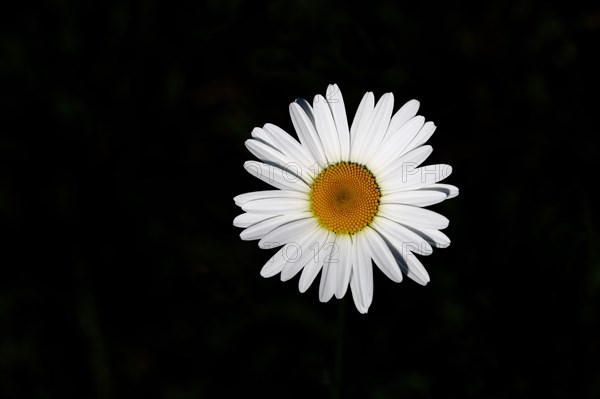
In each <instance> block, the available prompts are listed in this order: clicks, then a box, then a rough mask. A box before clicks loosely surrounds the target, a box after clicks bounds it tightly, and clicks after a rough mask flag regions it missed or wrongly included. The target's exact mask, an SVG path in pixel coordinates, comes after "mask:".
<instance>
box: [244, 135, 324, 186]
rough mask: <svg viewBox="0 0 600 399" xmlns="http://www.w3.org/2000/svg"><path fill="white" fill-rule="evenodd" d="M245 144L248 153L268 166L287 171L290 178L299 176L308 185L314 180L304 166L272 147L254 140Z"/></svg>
mask: <svg viewBox="0 0 600 399" xmlns="http://www.w3.org/2000/svg"><path fill="white" fill-rule="evenodd" d="M245 144H246V148H247V149H248V151H250V152H251V153H252V154H253V155H254V156H255V157H256V158H258V159H260V160H261V161H264V162H266V163H268V164H275V165H277V166H278V167H280V168H281V169H282V170H285V171H287V175H288V176H298V177H299V178H301V179H302V180H304V181H305V182H307V183H308V182H310V181H311V180H312V176H311V173H310V171H309V170H308V169H306V168H305V167H304V165H302V164H300V163H298V162H295V161H290V159H289V157H288V156H287V155H285V154H283V153H282V152H280V151H278V150H276V149H274V148H273V147H271V146H270V145H268V144H265V143H263V142H262V141H258V140H254V139H250V140H246V143H245Z"/></svg>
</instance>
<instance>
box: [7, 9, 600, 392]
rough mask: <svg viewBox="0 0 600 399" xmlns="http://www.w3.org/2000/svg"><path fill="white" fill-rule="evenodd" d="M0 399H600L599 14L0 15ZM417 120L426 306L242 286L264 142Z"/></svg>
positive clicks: (274, 283)
mask: <svg viewBox="0 0 600 399" xmlns="http://www.w3.org/2000/svg"><path fill="white" fill-rule="evenodd" d="M0 15H1V16H0V20H1V21H2V31H1V34H0V51H1V53H0V54H1V58H0V61H1V63H0V73H1V90H0V91H1V94H0V97H1V101H2V102H1V104H0V115H1V116H2V121H3V122H2V126H3V127H1V128H0V131H2V134H1V139H0V154H1V156H2V164H3V165H4V166H3V167H2V168H1V169H0V221H1V225H2V231H3V232H4V233H5V234H3V235H4V239H3V244H2V248H3V250H2V252H3V261H2V265H1V270H2V272H1V275H0V397H2V398H29V397H31V398H65V397H74V398H100V399H103V398H132V397H143V398H181V399H184V398H201V397H202V398H203V397H222V396H229V395H232V394H234V393H235V392H238V390H241V391H242V392H243V393H244V395H245V396H251V395H255V394H260V395H262V396H266V397H271V396H279V397H281V396H283V397H330V396H332V397H344V398H346V397H348V398H350V397H353V398H398V397H405V398H532V397H550V398H579V397H581V398H597V397H600V369H599V367H598V359H599V358H600V341H599V340H598V336H599V335H600V331H599V329H598V317H599V316H598V307H597V305H598V302H599V289H600V267H599V264H600V249H599V246H598V245H599V244H600V240H599V232H598V224H597V216H598V215H597V206H596V200H597V198H595V195H594V189H596V188H597V185H598V181H597V171H596V167H597V166H596V162H595V161H596V159H597V157H598V147H597V146H596V145H595V143H596V140H595V138H596V137H597V136H598V134H599V132H598V127H597V115H598V101H597V97H598V94H597V93H598V80H597V78H596V75H597V73H598V72H597V71H598V70H599V68H598V67H599V65H598V62H597V52H598V44H599V42H600V41H599V37H600V35H599V33H600V8H598V6H593V5H592V2H590V3H588V4H585V3H582V4H580V3H577V2H563V3H562V5H553V4H551V3H548V2H544V1H535V0H528V1H512V2H505V1H490V2H485V3H482V4H478V5H470V6H467V5H460V4H456V3H454V2H448V3H445V4H435V3H418V2H403V3H393V2H377V3H373V4H366V3H365V4H363V5H362V6H360V7H356V8H354V7H351V6H350V5H348V4H344V3H340V4H334V3H326V2H320V1H316V0H306V1H300V0H296V1H291V2H268V3H262V2H249V1H241V0H229V1H220V2H219V1H207V2H200V1H195V2H192V1H189V2H182V3H173V2H157V1H152V0H149V1H143V2H119V1H107V2H90V1H68V0H63V1H55V2H44V3H41V4H39V5H37V6H36V7H28V6H26V5H22V6H21V7H19V9H12V10H8V9H7V10H5V11H4V12H2V13H0ZM329 83H337V84H338V85H339V86H340V88H341V89H342V91H343V93H344V98H345V102H346V107H347V110H348V113H349V117H350V118H352V117H353V114H354V112H355V110H356V107H357V105H358V103H359V101H360V98H361V97H362V95H363V94H364V92H366V91H368V90H372V91H374V92H375V94H376V96H377V97H379V96H380V95H381V94H383V93H384V92H387V91H392V92H393V93H394V94H395V98H396V106H395V109H397V108H398V107H399V105H400V104H401V103H404V102H405V101H407V100H409V99H412V98H417V99H419V100H420V101H421V110H420V113H422V114H423V115H424V116H425V117H426V118H427V119H428V120H433V121H434V122H435V123H436V125H437V126H438V129H437V131H436V133H435V135H434V136H433V138H432V139H431V140H430V144H432V145H433V147H434V153H433V155H432V156H431V157H430V159H429V161H428V162H430V163H438V162H443V163H449V164H451V165H452V166H453V167H454V173H453V175H452V176H451V177H450V178H449V179H448V181H447V182H448V183H451V184H455V185H457V186H458V187H459V188H460V190H461V194H460V196H459V197H457V198H456V199H452V200H450V201H446V202H444V203H442V204H439V205H435V206H433V207H432V209H434V210H436V211H439V212H441V213H443V214H444V215H446V216H447V217H449V219H450V220H451V224H450V227H449V228H448V229H447V230H446V231H445V232H446V233H447V234H448V235H449V236H450V238H451V239H452V245H451V246H450V247H449V248H447V249H443V250H436V251H434V254H433V255H432V256H429V257H427V258H424V259H423V258H422V260H423V262H424V264H425V266H426V268H427V270H428V271H429V273H430V275H431V282H430V283H429V285H428V286H426V287H421V286H419V285H417V284H416V283H414V282H412V281H410V280H408V279H405V281H404V282H402V283H401V284H399V285H397V284H394V283H392V282H391V281H389V280H387V279H386V278H385V277H384V276H383V274H382V273H381V272H380V271H378V270H375V297H374V301H373V305H372V307H371V308H370V310H369V313H368V314H367V315H360V314H359V313H358V312H357V311H356V309H354V305H353V303H352V299H351V298H350V296H349V295H347V296H346V297H345V298H344V299H343V300H341V301H339V300H332V301H331V302H329V303H327V304H321V303H320V302H319V300H318V283H316V284H313V287H311V289H310V290H309V291H308V292H307V293H305V294H300V293H299V292H298V290H297V278H296V279H294V280H292V281H290V282H287V283H281V282H280V281H279V279H278V278H277V277H275V278H272V279H263V278H261V277H260V275H259V273H258V272H259V270H260V268H261V267H262V265H263V264H264V262H265V261H266V260H267V259H268V258H269V257H270V255H271V252H270V251H263V250H260V249H258V248H257V247H256V243H255V242H243V241H241V240H240V239H239V237H238V235H239V232H240V230H239V229H237V228H235V227H233V226H232V219H233V218H234V217H235V216H236V215H237V214H238V213H239V212H240V211H239V209H237V207H236V206H235V205H234V204H233V200H232V198H233V197H234V196H235V195H237V194H240V193H243V192H247V191H255V190H260V189H267V186H266V185H265V184H263V183H261V182H259V181H258V180H256V179H254V178H253V177H251V176H250V175H248V174H247V173H246V172H245V171H244V170H243V168H242V164H243V162H244V161H245V160H248V159H252V157H251V155H250V154H249V153H248V152H247V151H246V149H245V147H244V140H245V139H247V138H249V137H250V131H251V129H252V128H253V127H255V126H262V125H263V124H264V123H267V122H270V123H274V124H276V125H278V126H280V127H282V128H284V129H285V130H287V131H289V132H291V131H292V130H293V129H292V124H291V121H290V119H289V116H288V112H287V106H288V103H289V102H291V101H293V100H294V99H295V98H297V97H304V98H308V99H311V98H312V97H313V96H314V95H315V94H317V93H321V94H324V93H325V89H326V87H327V84H329Z"/></svg>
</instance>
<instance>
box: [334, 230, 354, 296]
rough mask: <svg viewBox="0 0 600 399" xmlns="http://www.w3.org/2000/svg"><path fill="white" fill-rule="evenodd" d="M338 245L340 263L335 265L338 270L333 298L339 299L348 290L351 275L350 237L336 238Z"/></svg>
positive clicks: (341, 236) (351, 254)
mask: <svg viewBox="0 0 600 399" xmlns="http://www.w3.org/2000/svg"><path fill="white" fill-rule="evenodd" d="M338 244H339V249H340V261H339V262H338V264H337V266H338V267H339V270H338V273H337V281H336V285H335V297H336V298H338V299H340V298H343V297H344V295H346V291H347V290H348V284H349V283H350V275H351V274H352V260H353V257H354V255H353V252H352V251H353V249H352V239H351V238H350V236H347V235H340V236H339V237H338Z"/></svg>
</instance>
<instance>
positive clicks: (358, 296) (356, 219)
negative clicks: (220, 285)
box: [233, 85, 458, 313]
mask: <svg viewBox="0 0 600 399" xmlns="http://www.w3.org/2000/svg"><path fill="white" fill-rule="evenodd" d="M393 107H394V96H393V95H392V93H386V94H384V95H383V96H382V97H381V99H379V101H378V102H377V104H375V99H374V96H373V93H371V92H367V93H366V94H365V95H364V97H363V99H362V101H361V102H360V105H359V106H358V110H357V111H356V115H355V116H354V120H353V121H352V124H351V125H350V127H349V126H348V120H347V118H346V109H345V106H344V99H343V97H342V93H341V92H340V89H339V88H338V86H337V85H330V86H329V87H328V88H327V93H326V96H325V97H323V96H321V95H317V96H315V98H314V100H313V104H312V106H311V105H310V104H309V103H308V102H307V101H306V100H303V99H298V100H296V101H294V102H293V103H291V104H290V107H289V109H290V115H291V118H292V123H293V125H294V128H295V130H296V133H297V135H298V138H299V140H300V141H299V142H298V141H297V140H296V139H294V138H293V137H292V136H290V135H289V134H288V133H286V132H285V131H284V130H282V129H280V128H279V127H277V126H275V125H272V124H270V123H267V124H266V125H264V126H263V128H262V129H261V128H255V129H254V130H253V131H252V138H251V139H249V140H247V141H246V147H247V148H248V150H249V151H250V152H251V153H252V154H253V155H255V156H256V157H257V158H258V159H259V160H260V161H247V162H246V163H245V164H244V168H245V169H246V170H247V171H248V172H249V173H251V174H252V175H254V176H256V177H257V178H259V179H261V180H263V181H264V182H266V183H268V184H270V185H271V186H273V187H274V188H275V189H274V190H266V191H256V192H251V193H246V194H241V195H238V196H237V197H235V198H234V201H235V203H236V204H237V205H238V206H240V207H241V208H242V210H243V211H244V213H242V214H241V215H239V216H237V217H236V218H235V219H234V221H233V224H234V225H235V226H237V227H241V228H244V230H243V231H242V233H241V234H240V237H241V238H242V240H259V241H258V246H259V247H260V248H263V249H267V248H276V247H281V248H280V249H279V250H278V251H277V252H276V253H275V254H274V255H273V256H272V257H271V259H269V261H267V263H266V264H265V265H264V267H263V268H262V270H261V271H260V274H261V275H262V276H263V277H272V276H275V275H277V274H280V276H281V280H282V281H287V280H289V279H291V278H292V277H294V276H295V275H296V274H298V273H299V272H300V271H302V273H301V275H300V279H299V283H298V286H299V289H300V292H305V291H306V290H307V289H308V288H309V287H310V286H311V284H312V282H313V281H314V280H315V278H316V277H317V275H318V274H319V272H321V279H320V285H319V299H320V300H321V301H322V302H327V301H329V299H331V298H332V297H333V296H334V295H335V296H336V297H337V298H342V297H343V296H344V295H345V294H346V291H347V289H348V286H350V290H351V291H352V297H353V299H354V303H355V305H356V308H357V309H358V310H359V312H361V313H366V312H367V310H368V309H369V306H370V305H371V302H372V300H373V263H374V264H375V265H377V267H378V268H379V269H380V270H381V271H382V272H383V273H384V274H385V275H386V276H387V277H389V278H390V279H391V280H392V281H394V282H400V281H402V275H403V274H406V275H407V276H408V277H409V278H411V279H412V280H414V281H416V282H417V283H419V284H422V285H425V284H427V283H428V282H429V274H428V273H427V271H426V270H425V268H424V267H423V265H422V264H421V262H420V261H419V259H418V258H417V257H416V256H415V254H417V255H429V254H431V252H432V247H438V248H444V247H447V246H448V245H449V244H450V239H449V238H448V237H447V236H446V235H445V234H444V233H442V232H441V231H440V230H442V229H444V228H446V227H448V219H447V218H445V217H444V216H442V215H440V214H438V213H436V212H433V211H431V210H428V209H424V208H423V207H425V206H428V205H432V204H436V203H439V202H442V201H444V200H445V199H448V198H452V197H455V196H457V195H458V189H457V188H456V187H454V186H451V185H448V184H440V183H439V182H440V181H441V180H443V179H444V178H446V177H448V176H449V175H450V173H451V172H452V168H451V167H450V166H449V165H445V164H439V165H429V166H420V165H421V164H422V163H423V162H424V161H425V160H426V159H427V157H428V156H429V154H431V152H432V148H431V146H429V145H425V142H426V141H427V140H428V139H429V138H430V137H431V135H432V134H433V132H434V131H435V125H434V124H433V122H425V118H423V117H422V116H420V115H417V111H418V109H419V102H418V101H416V100H411V101H409V102H407V103H406V104H404V105H403V106H402V107H401V108H400V109H399V110H398V111H397V112H396V113H395V114H393V116H392V113H393V112H392V111H393Z"/></svg>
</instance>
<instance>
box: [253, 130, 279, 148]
mask: <svg viewBox="0 0 600 399" xmlns="http://www.w3.org/2000/svg"><path fill="white" fill-rule="evenodd" d="M250 135H251V136H252V137H254V138H255V139H256V140H260V141H262V142H263V143H266V144H268V145H270V146H271V147H272V148H276V144H275V142H274V141H273V140H272V139H271V137H269V135H268V134H267V132H265V131H264V130H263V129H261V128H259V127H255V128H254V129H252V133H250Z"/></svg>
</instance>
